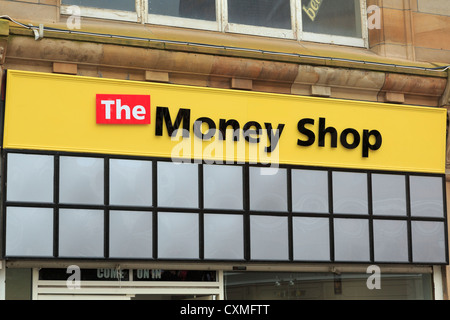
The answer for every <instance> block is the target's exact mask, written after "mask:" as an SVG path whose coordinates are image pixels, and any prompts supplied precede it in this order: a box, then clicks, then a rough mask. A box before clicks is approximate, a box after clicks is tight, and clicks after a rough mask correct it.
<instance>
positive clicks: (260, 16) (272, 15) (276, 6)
mask: <svg viewBox="0 0 450 320" xmlns="http://www.w3.org/2000/svg"><path fill="white" fill-rule="evenodd" d="M228 22H231V23H239V24H247V25H252V26H260V27H270V28H281V29H291V5H290V0H259V1H254V0H228Z"/></svg>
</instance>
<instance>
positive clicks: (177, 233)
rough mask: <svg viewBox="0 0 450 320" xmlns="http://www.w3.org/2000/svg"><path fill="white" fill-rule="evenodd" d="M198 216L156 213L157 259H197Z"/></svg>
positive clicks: (192, 214) (194, 214)
mask: <svg viewBox="0 0 450 320" xmlns="http://www.w3.org/2000/svg"><path fill="white" fill-rule="evenodd" d="M198 241H199V226H198V214H196V213H178V212H159V213H158V257H159V258H169V259H170V258H173V259H198V257H199V243H198Z"/></svg>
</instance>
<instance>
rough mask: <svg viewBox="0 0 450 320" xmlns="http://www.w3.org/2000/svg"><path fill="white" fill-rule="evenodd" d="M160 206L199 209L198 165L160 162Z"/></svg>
mask: <svg viewBox="0 0 450 320" xmlns="http://www.w3.org/2000/svg"><path fill="white" fill-rule="evenodd" d="M158 206H160V207H184V208H197V207H198V165H197V164H192V163H174V162H158Z"/></svg>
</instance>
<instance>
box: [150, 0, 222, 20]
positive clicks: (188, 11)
mask: <svg viewBox="0 0 450 320" xmlns="http://www.w3.org/2000/svg"><path fill="white" fill-rule="evenodd" d="M148 13H150V14H159V15H165V16H171V17H180V18H190V19H199V20H208V21H216V1H215V0H148Z"/></svg>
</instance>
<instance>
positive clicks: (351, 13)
mask: <svg viewBox="0 0 450 320" xmlns="http://www.w3.org/2000/svg"><path fill="white" fill-rule="evenodd" d="M359 2H360V0H333V1H323V0H310V1H308V0H303V1H302V24H303V31H304V32H312V33H322V34H331V35H336V36H346V37H356V38H361V37H362V34H361V8H360V3H359Z"/></svg>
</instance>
